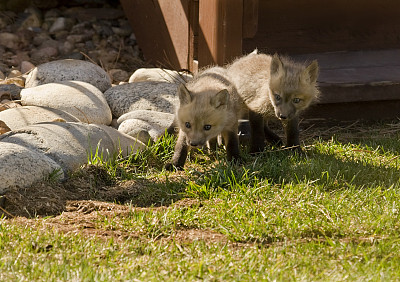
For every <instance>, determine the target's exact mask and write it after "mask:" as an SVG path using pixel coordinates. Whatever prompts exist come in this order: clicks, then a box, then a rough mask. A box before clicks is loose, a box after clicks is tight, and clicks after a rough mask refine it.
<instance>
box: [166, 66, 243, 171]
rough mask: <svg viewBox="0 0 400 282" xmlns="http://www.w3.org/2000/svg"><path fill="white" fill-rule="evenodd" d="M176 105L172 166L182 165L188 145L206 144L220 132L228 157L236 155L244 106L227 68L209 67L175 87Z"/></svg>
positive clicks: (236, 157) (237, 156) (236, 156)
mask: <svg viewBox="0 0 400 282" xmlns="http://www.w3.org/2000/svg"><path fill="white" fill-rule="evenodd" d="M178 95H179V102H180V105H179V108H178V110H177V113H176V116H175V121H174V123H175V125H177V126H178V127H179V135H178V140H177V143H176V146H175V152H174V156H173V158H172V163H171V164H167V168H168V169H171V168H172V166H171V165H173V166H175V167H177V168H181V167H183V165H184V164H185V161H186V157H187V154H188V151H189V149H190V147H200V146H204V145H206V143H207V142H208V141H209V140H210V139H214V138H216V137H217V136H218V135H219V134H221V135H222V138H223V140H224V142H225V146H226V153H227V159H228V160H232V159H238V158H239V139H238V135H237V131H238V117H239V114H240V111H241V109H242V108H243V105H240V103H241V102H240V98H239V96H238V94H237V91H236V88H235V87H234V85H233V84H232V83H231V82H230V80H229V79H228V76H227V74H226V69H224V68H221V67H212V68H209V69H206V70H204V71H202V72H201V73H199V74H198V75H196V76H195V77H194V78H193V80H191V81H189V82H188V83H186V84H181V85H180V87H179V88H178Z"/></svg>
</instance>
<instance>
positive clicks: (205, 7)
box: [198, 0, 243, 67]
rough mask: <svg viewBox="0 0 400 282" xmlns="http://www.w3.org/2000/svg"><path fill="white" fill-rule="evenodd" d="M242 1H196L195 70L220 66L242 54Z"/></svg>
mask: <svg viewBox="0 0 400 282" xmlns="http://www.w3.org/2000/svg"><path fill="white" fill-rule="evenodd" d="M242 21H243V0H202V1H199V43H198V61H199V67H204V66H207V65H213V64H217V65H223V64H225V63H228V62H230V61H232V60H233V59H234V58H235V57H237V56H239V55H241V54H242Z"/></svg>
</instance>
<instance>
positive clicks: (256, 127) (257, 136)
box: [249, 111, 265, 153]
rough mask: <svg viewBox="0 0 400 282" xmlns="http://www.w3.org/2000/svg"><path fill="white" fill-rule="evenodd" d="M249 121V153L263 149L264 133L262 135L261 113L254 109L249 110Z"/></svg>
mask: <svg viewBox="0 0 400 282" xmlns="http://www.w3.org/2000/svg"><path fill="white" fill-rule="evenodd" d="M249 123H250V138H251V139H250V140H251V145H250V146H251V147H250V152H251V153H258V152H262V151H263V150H264V146H265V142H264V140H265V135H264V118H263V116H262V114H259V113H256V112H254V111H249Z"/></svg>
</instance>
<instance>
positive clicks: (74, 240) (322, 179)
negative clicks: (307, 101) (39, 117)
mask: <svg viewBox="0 0 400 282" xmlns="http://www.w3.org/2000/svg"><path fill="white" fill-rule="evenodd" d="M388 128H389V129H391V128H393V125H385V124H384V125H380V126H379V127H378V128H377V127H373V128H371V129H370V132H367V133H365V134H364V133H357V132H356V133H355V134H353V135H352V136H351V137H348V135H347V134H345V133H346V132H341V131H339V132H336V133H335V136H334V137H332V138H330V139H313V140H312V141H311V142H310V143H309V144H307V150H306V152H305V154H303V155H297V154H294V153H292V152H288V151H285V150H283V151H282V150H276V149H274V150H268V149H267V150H266V151H265V152H263V153H262V154H259V155H257V156H250V155H247V154H244V161H243V164H241V165H233V164H229V163H226V161H225V158H224V152H223V150H220V151H218V152H217V153H215V154H212V155H211V156H209V155H203V154H200V153H192V154H191V156H190V160H189V162H188V163H187V164H186V170H185V171H184V172H172V173H171V172H167V171H165V170H164V169H163V166H162V165H163V163H165V162H166V161H167V160H168V159H169V158H170V157H171V156H172V153H173V146H174V142H175V139H174V138H171V137H169V138H166V139H164V140H161V141H159V142H157V143H156V144H154V145H152V146H150V147H149V148H148V149H147V150H145V151H143V152H140V153H138V154H136V155H132V156H130V157H129V158H125V159H123V158H120V157H118V156H116V157H115V158H114V159H112V160H109V161H107V162H106V161H103V160H102V158H97V157H96V158H92V159H89V160H88V161H89V162H91V163H92V164H93V165H96V166H100V167H104V168H106V170H105V171H106V173H107V174H108V175H107V179H109V183H114V184H115V183H121V182H124V181H126V180H130V179H135V180H138V181H139V180H140V181H142V183H144V186H145V187H146V189H145V190H144V191H145V192H143V193H142V194H141V195H139V196H138V197H142V198H146V195H147V197H148V199H147V201H145V203H146V206H147V208H140V209H139V208H136V207H135V199H132V202H131V205H132V206H130V207H129V208H128V210H129V212H126V213H105V212H101V211H98V212H97V213H96V212H94V213H92V214H93V215H92V216H91V217H88V218H86V219H85V220H86V221H87V222H89V223H90V224H91V226H93V227H92V228H93V229H94V230H99V231H102V232H108V233H107V234H108V235H107V236H100V235H98V234H97V235H96V234H94V233H93V234H91V235H88V234H87V233H85V232H84V231H85V229H84V228H83V229H81V231H82V232H65V231H61V230H60V229H59V228H57V227H54V225H51V224H50V223H51V222H54V220H56V219H57V217H52V218H36V219H33V220H32V222H31V223H30V224H21V223H20V222H19V221H18V220H9V219H0V254H1V255H0V280H1V281H33V280H45V281H53V280H57V281H58V280H64V281H66V280H68V281H70V280H79V281H110V280H113V281H118V280H130V281H135V279H136V281H191V280H195V281H198V280H207V281H227V280H228V281H269V280H278V281H298V280H306V281H398V280H400V278H399V277H400V171H399V167H400V159H399V152H400V131H399V133H397V132H396V131H393V130H390V133H388V134H383V133H382V132H386V131H387V129H388ZM342 135H343V136H346V137H342ZM371 136H373V137H371ZM94 159H96V160H95V161H94ZM175 202H176V203H175ZM160 205H166V206H165V207H164V208H156V207H152V206H160ZM62 220H63V219H62V216H61V218H60V219H59V221H60V222H62ZM69 223H71V222H69ZM49 224H50V225H49ZM49 226H52V227H49ZM193 233H194V234H195V236H194V237H193V236H192V237H191V235H190V234H193ZM196 234H197V235H196Z"/></svg>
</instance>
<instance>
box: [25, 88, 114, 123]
mask: <svg viewBox="0 0 400 282" xmlns="http://www.w3.org/2000/svg"><path fill="white" fill-rule="evenodd" d="M21 103H22V105H26V106H42V107H50V108H53V109H58V110H62V111H65V112H67V113H69V114H71V115H73V116H75V117H77V118H78V119H79V120H80V121H82V122H86V123H96V124H106V125H109V124H110V123H111V120H112V114H111V110H110V108H109V106H108V104H107V101H106V99H105V98H104V95H103V93H102V92H101V91H100V90H99V89H97V88H96V87H94V86H93V85H91V84H89V83H86V82H82V81H62V82H58V83H48V84H44V85H40V86H36V87H32V88H25V89H23V90H22V91H21Z"/></svg>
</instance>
